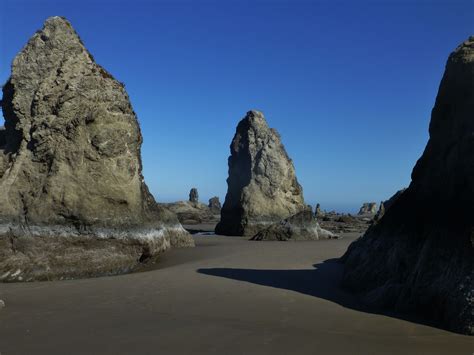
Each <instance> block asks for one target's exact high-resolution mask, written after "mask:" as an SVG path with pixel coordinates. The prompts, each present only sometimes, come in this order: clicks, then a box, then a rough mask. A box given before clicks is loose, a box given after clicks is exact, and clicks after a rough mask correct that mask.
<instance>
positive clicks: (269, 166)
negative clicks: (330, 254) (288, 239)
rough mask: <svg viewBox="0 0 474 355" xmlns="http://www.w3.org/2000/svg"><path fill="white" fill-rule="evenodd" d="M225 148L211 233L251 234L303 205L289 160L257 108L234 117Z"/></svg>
mask: <svg viewBox="0 0 474 355" xmlns="http://www.w3.org/2000/svg"><path fill="white" fill-rule="evenodd" d="M230 153H231V156H230V157H229V177H228V179H227V185H228V188H227V195H226V197H225V202H224V206H223V207H222V210H221V221H220V222H219V224H218V225H217V226H216V233H217V234H224V235H235V236H241V235H245V236H253V235H255V234H256V233H258V232H259V231H260V230H262V229H264V228H266V227H268V225H269V224H271V223H274V222H279V221H281V220H282V219H285V218H288V217H290V216H293V215H295V214H296V213H298V212H301V211H303V210H305V209H306V205H305V203H304V199H303V190H302V188H301V186H300V184H299V183H298V180H297V179H296V175H295V169H294V167H293V162H292V161H291V159H290V158H289V157H288V154H287V153H286V151H285V148H284V147H283V145H282V143H281V141H280V136H279V135H278V133H277V131H276V130H274V129H272V128H269V127H268V125H267V122H266V121H265V118H264V116H263V114H262V113H261V112H259V111H250V112H248V113H247V115H246V116H245V118H244V119H242V120H241V121H240V122H239V124H238V126H237V130H236V132H235V136H234V139H233V140H232V143H231V145H230Z"/></svg>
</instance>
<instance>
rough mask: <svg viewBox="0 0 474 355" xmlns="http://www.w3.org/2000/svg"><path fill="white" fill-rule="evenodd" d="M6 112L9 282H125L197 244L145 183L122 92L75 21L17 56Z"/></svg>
mask: <svg viewBox="0 0 474 355" xmlns="http://www.w3.org/2000/svg"><path fill="white" fill-rule="evenodd" d="M2 108H3V114H4V117H5V131H4V132H2V133H1V134H0V136H1V137H2V138H1V139H0V142H1V143H3V145H2V146H1V148H2V152H1V153H2V154H0V157H1V158H0V159H1V160H0V245H1V248H0V254H1V255H0V274H1V275H3V276H1V279H4V280H21V279H23V280H31V279H54V278H62V277H65V278H69V277H82V276H95V275H103V274H113V273H119V272H123V271H127V270H131V269H133V268H135V267H136V266H137V263H139V261H140V260H141V261H143V260H145V259H149V258H152V257H154V256H155V255H157V254H158V253H159V252H161V251H163V250H166V249H167V248H169V246H170V245H171V244H175V245H192V244H193V242H192V239H191V238H190V236H189V235H188V234H187V233H186V232H185V231H184V230H183V228H182V227H181V225H180V224H179V222H178V220H177V219H176V217H175V216H174V215H173V214H172V213H171V212H169V211H167V210H165V209H163V208H162V207H159V206H157V204H156V203H155V201H154V199H153V197H152V195H151V194H150V193H149V192H148V188H147V186H146V185H145V183H144V181H143V176H142V164H141V160H140V147H141V143H142V137H141V133H140V128H139V125H138V121H137V118H136V116H135V113H134V111H133V109H132V107H131V105H130V101H129V98H128V95H127V93H126V92H125V89H124V86H123V84H121V83H120V82H118V81H117V80H115V79H114V78H113V77H112V76H111V75H110V74H109V73H108V72H107V71H105V69H103V68H102V67H100V66H99V65H97V64H96V63H95V62H94V59H93V58H92V56H91V55H90V54H89V52H88V51H87V50H86V49H85V47H84V45H83V43H82V42H81V40H80V38H79V37H78V35H77V34H76V32H75V31H74V29H73V28H72V27H71V25H70V24H69V22H68V21H66V20H65V19H63V18H60V17H52V18H49V19H48V20H47V21H46V22H45V24H44V27H43V29H42V30H41V31H38V32H37V33H36V34H35V35H33V37H32V38H31V39H30V40H29V42H28V43H27V45H26V46H25V47H24V48H23V49H22V51H21V52H20V53H19V54H18V55H17V57H16V58H15V59H14V61H13V65H12V73H11V77H10V79H9V80H8V82H7V83H6V85H5V86H4V88H3V105H2ZM62 253H64V255H62Z"/></svg>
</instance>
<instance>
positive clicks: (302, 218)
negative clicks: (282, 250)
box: [251, 209, 338, 241]
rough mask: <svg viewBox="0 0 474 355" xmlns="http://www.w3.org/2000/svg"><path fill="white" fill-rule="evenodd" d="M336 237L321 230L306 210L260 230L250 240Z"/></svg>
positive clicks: (314, 218)
mask: <svg viewBox="0 0 474 355" xmlns="http://www.w3.org/2000/svg"><path fill="white" fill-rule="evenodd" d="M335 238H338V236H337V235H335V234H333V233H331V232H329V231H327V230H324V229H322V228H321V227H320V226H319V224H318V222H317V221H316V217H315V216H314V215H313V211H312V210H310V209H308V210H306V211H302V212H299V213H297V214H295V215H293V216H291V217H289V218H286V219H284V220H282V221H280V222H277V223H273V224H271V225H270V226H269V227H267V228H265V229H263V230H261V231H260V232H258V233H257V234H256V235H255V236H253V237H252V238H251V240H278V241H288V240H319V239H335Z"/></svg>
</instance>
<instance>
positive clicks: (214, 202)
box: [207, 196, 222, 214]
mask: <svg viewBox="0 0 474 355" xmlns="http://www.w3.org/2000/svg"><path fill="white" fill-rule="evenodd" d="M207 207H209V209H210V210H211V212H212V213H215V214H219V213H220V212H221V208H222V206H221V202H220V201H219V197H217V196H214V197H211V198H210V199H209V204H208V205H207Z"/></svg>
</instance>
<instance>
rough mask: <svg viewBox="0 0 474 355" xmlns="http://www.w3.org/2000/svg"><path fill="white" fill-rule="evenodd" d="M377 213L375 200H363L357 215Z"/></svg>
mask: <svg viewBox="0 0 474 355" xmlns="http://www.w3.org/2000/svg"><path fill="white" fill-rule="evenodd" d="M376 213H377V203H375V202H365V203H364V204H363V205H362V207H361V208H360V209H359V213H358V215H359V216H363V215H368V214H372V215H374V214H376Z"/></svg>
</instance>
